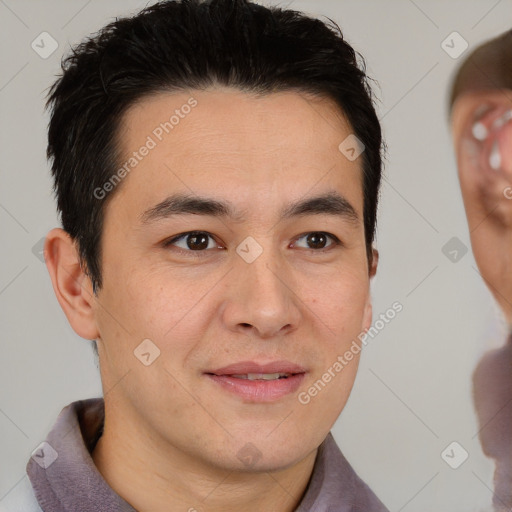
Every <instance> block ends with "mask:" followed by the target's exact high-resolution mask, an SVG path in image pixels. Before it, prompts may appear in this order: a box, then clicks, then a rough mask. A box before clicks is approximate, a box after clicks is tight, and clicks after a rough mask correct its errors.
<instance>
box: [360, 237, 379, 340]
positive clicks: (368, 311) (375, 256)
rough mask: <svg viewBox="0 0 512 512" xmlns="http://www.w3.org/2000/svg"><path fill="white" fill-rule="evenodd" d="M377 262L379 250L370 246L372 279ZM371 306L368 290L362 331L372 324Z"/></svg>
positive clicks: (370, 275)
mask: <svg viewBox="0 0 512 512" xmlns="http://www.w3.org/2000/svg"><path fill="white" fill-rule="evenodd" d="M378 264H379V251H378V250H377V249H375V247H372V260H371V262H370V269H369V277H370V279H372V278H373V277H374V276H375V274H376V273H377V266H378ZM372 318H373V308H372V297H371V293H370V290H368V297H367V299H366V304H365V306H364V314H363V325H362V326H361V327H362V329H363V331H364V332H366V331H367V330H368V329H369V328H370V326H371V325H372Z"/></svg>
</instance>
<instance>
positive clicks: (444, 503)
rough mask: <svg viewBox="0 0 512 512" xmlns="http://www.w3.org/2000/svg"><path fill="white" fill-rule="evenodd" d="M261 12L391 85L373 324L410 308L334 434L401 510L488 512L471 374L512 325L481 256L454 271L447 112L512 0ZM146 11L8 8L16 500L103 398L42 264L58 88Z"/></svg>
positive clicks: (462, 224)
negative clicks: (51, 44) (316, 37)
mask: <svg viewBox="0 0 512 512" xmlns="http://www.w3.org/2000/svg"><path fill="white" fill-rule="evenodd" d="M261 3H263V4H265V5H281V6H283V7H285V6H287V5H289V8H291V9H295V10H301V11H305V12H308V13H310V14H312V15H315V16H322V15H324V16H328V17H330V18H332V19H333V20H335V21H336V22H337V23H338V24H339V25H340V27H341V29H342V31H343V33H344V35H345V37H346V39H347V40H348V41H349V42H350V43H351V44H352V45H353V46H354V47H355V48H356V49H357V50H358V51H360V52H361V53H362V54H363V56H364V57H365V59H366V62H367V66H368V72H369V74H370V75H371V76H372V77H373V78H375V79H376V80H377V82H378V83H379V88H377V89H375V92H376V93H377V96H378V97H379V98H380V104H379V105H378V109H379V116H380V118H381V121H382V123H383V128H384V134H385V137H386V141H387V143H388V146H389V153H388V158H387V162H386V169H385V179H384V182H383V188H382V196H381V205H380V213H379V216H380V217H379V224H378V236H377V247H378V249H379V251H380V265H379V269H378V275H377V277H376V278H375V280H374V283H373V286H372V293H373V298H374V315H375V316H374V318H375V319H376V318H378V315H379V314H380V313H383V312H385V311H386V310H387V309H388V308H389V307H390V306H391V304H392V303H393V302H395V301H399V302H400V303H401V304H402V305H403V311H402V312H401V313H399V314H398V315H397V316H396V318H395V319H394V320H392V321H391V322H390V323H389V324H387V325H386V326H385V328H384V329H382V330H381V331H380V332H379V334H378V336H376V337H375V338H374V339H372V340H370V341H369V343H368V345H367V346H366V348H365V349H364V352H363V356H362V360H361V365H360V370H359V374H358V377H357V380H356V384H355V387H354V390H353V393H352V395H351V398H350V400H349V402H348V405H347V407H346V408H345V410H344V411H343V413H342V415H341V416H340V419H339V420H338V422H337V424H336V425H335V428H334V429H333V433H334V436H335V438H336V440H337V441H338V443H339V445H340V447H341V449H342V450H343V452H344V454H345V455H346V457H347V458H348V459H349V461H350V462H351V463H352V465H353V466H354V468H355V469H356V471H357V472H358V473H359V474H360V476H361V477H362V478H363V479H364V480H365V481H366V482H367V483H368V484H369V485H370V487H371V488H372V489H373V490H374V491H375V492H376V494H377V495H378V496H379V497H380V498H381V499H382V501H383V502H384V503H385V504H386V505H387V506H388V507H389V509H390V510H391V511H405V512H413V511H418V512H419V511H432V510H436V511H449V512H456V511H464V512H467V511H481V510H488V509H489V507H490V500H491V489H492V471H493V464H492V462H491V461H490V460H488V459H487V458H486V457H485V456H484V455H483V453H482V451H481V448H480V445H479V442H478V438H477V430H478V427H477V424H476V418H475V414H474V411H473V405H472V401H471V373H472V370H473V369H474V367H475V365H476V362H477V361H478V359H479V357H480V356H481V355H482V353H483V352H484V351H486V350H488V349H489V348H491V347H494V346H496V345H498V344H501V343H503V341H504V339H505V326H504V323H503V319H502V318H501V317H500V316H499V314H498V310H497V307H496V306H495V305H494V303H493V301H492V298H491V295H490V293H489V292H488V291H487V289H486V288H485V286H484V284H483V282H482V279H481V278H480V276H479V274H478V273H477V271H476V265H475V262H474V259H473V257H472V254H471V252H470V251H469V252H468V253H467V254H465V255H464V256H463V257H462V258H461V259H460V260H459V261H457V262H455V263H454V262H452V261H450V260H449V259H448V258H447V257H446V256H445V254H444V253H443V252H442V248H443V246H444V245H445V244H446V243H447V242H448V241H449V240H450V239H451V238H452V237H457V238H458V239H459V240H460V242H461V243H463V244H465V245H466V246H467V247H469V235H468V230H467V226H466V220H465V216H464V210H463V205H462V200H461V195H460V190H459V185H458V180H457V175H456V168H455V163H454V156H453V153H452V148H451V138H450V133H449V126H448V119H447V111H446V103H447V88H448V85H449V82H450V79H451V77H452V75H453V73H454V70H455V69H456V68H457V66H458V65H459V64H460V62H461V60H462V59H463V58H464V56H466V55H467V54H468V52H470V51H471V49H473V48H474V47H475V46H476V45H478V44H479V43H481V42H483V41H484V40H486V39H489V38H490V37H492V36H494V35H497V34H499V33H501V32H503V31H505V30H507V29H510V28H511V13H512V9H511V7H512V0H501V1H496V0H489V1H487V0H478V1H475V0H472V1H468V0H460V1H454V0H450V1H441V0H439V1H430V2H427V1H426V0H423V1H422V0H415V1H414V2H413V1H412V0H388V1H382V0H372V1H370V0H364V1H363V0H350V1H349V0H330V1H329V0H322V1H311V0H310V1H306V0H295V1H292V2H290V1H289V0H285V1H283V2H277V1H272V2H270V1H268V0H267V1H266V2H263V1H262V2H261ZM145 5H146V2H138V1H120V0H117V1H103V2H100V1H99V0H89V1H70V0H66V1H63V0H62V1H56V0H53V1H27V0H23V1H16V2H15V1H14V0H0V26H1V38H2V45H1V50H0V51H1V56H0V58H1V67H0V69H1V78H0V109H1V110H0V111H1V118H0V130H1V137H0V144H1V146H0V155H1V159H0V173H1V188H0V223H1V233H2V252H1V265H0V315H1V319H2V320H1V327H2V345H1V347H2V357H1V359H0V365H1V371H0V432H1V437H0V461H1V464H0V499H1V498H2V497H3V496H5V495H6V494H7V493H8V492H9V491H10V489H12V488H13V486H15V485H16V483H17V482H18V481H19V480H20V479H21V478H22V476H23V474H24V471H25V466H26V463H27V461H28V458H29V457H30V453H31V452H32V450H33V449H34V448H35V447H36V446H37V445H38V444H39V443H40V442H41V441H43V440H44V438H45V437H46V434H47V433H48V431H49V429H50V428H51V427H52V425H53V423H54V422H55V420H56V418H57V416H58V414H59V412H60V411H61V409H62V408H63V407H64V406H65V405H67V404H69V403H70V402H72V401H75V400H78V399H82V398H89V397H93V396H100V395H101V385H100V378H99V371H98V368H97V366H96V361H95V358H94V355H93V352H92V348H91V343H90V342H89V341H86V340H83V339H81V338H79V337H78V336H77V335H76V334H75V333H74V332H73V331H72V329H71V328H70V327H69V325H68V323H67V320H66V318H65V316H64V314H63V313H62V311H61V309H60V306H59V304H58V303H57V300H56V298H55V296H54V293H53V289H52V287H51V282H50V278H49V276H48V273H47V270H46V267H45V265H44V264H43V263H42V262H41V261H40V259H38V258H37V257H36V255H35V254H34V252H37V248H38V245H37V244H38V242H39V241H40V240H41V238H42V237H44V236H45V234H46V232H47V231H49V230H50V229H51V228H52V227H54V226H57V225H58V220H57V216H56V213H55V205H54V202H53V197H52V192H51V186H52V185H51V181H50V174H49V167H48V164H47V162H46V159H45V149H46V148H45V146H46V124H47V121H48V119H47V116H46V115H45V114H43V103H44V96H45V90H46V89H47V88H48V87H49V86H50V84H51V83H52V81H53V79H54V76H55V75H56V74H57V73H58V72H59V71H60V67H59V63H60V58H61V57H62V55H63V54H64V53H67V51H68V49H69V45H70V44H75V43H77V42H79V41H80V40H81V39H82V38H83V37H84V36H86V35H88V34H90V33H92V32H95V31H97V30H98V29H100V28H101V27H102V26H103V25H104V24H106V23H107V22H109V21H112V20H113V18H114V17H115V16H119V15H126V14H130V13H134V12H135V11H137V10H139V9H140V8H142V7H144V6H145ZM44 31H46V32H48V33H49V34H50V35H51V36H52V37H53V38H54V39H55V40H56V41H57V42H58V48H57V49H56V51H55V52H54V53H53V54H52V55H50V56H49V57H48V58H45V59H43V58H41V57H40V56H39V55H38V54H37V53H36V52H35V51H34V50H33V49H32V47H31V43H32V41H33V40H35V39H36V37H37V36H39V34H41V33H42V32H44ZM454 31H457V32H458V33H459V34H460V36H462V37H463V38H464V39H465V40H466V41H467V43H468V44H469V48H468V49H467V50H466V52H465V53H463V54H462V56H461V57H459V58H457V59H454V58H452V57H451V56H450V55H448V54H447V53H446V52H445V51H444V50H443V47H442V42H443V40H445V39H446V38H447V36H449V35H450V34H451V33H452V32H454ZM456 37H458V36H456ZM457 44H458V45H459V43H457ZM457 48H462V47H461V46H458V47H457ZM34 247H35V249H34ZM453 441H457V442H458V443H459V444H460V445H461V446H462V447H464V449H465V450H466V451H467V452H468V453H469V457H468V459H467V460H466V461H465V462H464V463H463V464H462V465H461V466H460V467H459V468H458V469H452V468H451V467H449V466H448V465H447V464H446V462H445V461H444V460H443V459H442V457H441V453H442V451H443V450H444V449H445V448H446V447H447V446H448V445H449V444H450V443H452V442H453Z"/></svg>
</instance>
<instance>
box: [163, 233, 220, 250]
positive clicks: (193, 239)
mask: <svg viewBox="0 0 512 512" xmlns="http://www.w3.org/2000/svg"><path fill="white" fill-rule="evenodd" d="M209 239H211V240H213V238H212V236H211V235H210V234H209V233H207V232H206V231H190V232H188V233H183V234H181V235H178V236H177V237H175V238H173V239H172V240H169V241H167V242H166V243H165V244H164V246H165V247H169V246H170V245H176V247H178V248H180V249H182V250H184V251H204V250H205V249H212V248H214V247H215V243H214V244H213V246H209ZM180 240H182V242H180V243H181V245H178V244H177V242H179V241H180Z"/></svg>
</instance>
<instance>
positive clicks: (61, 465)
mask: <svg viewBox="0 0 512 512" xmlns="http://www.w3.org/2000/svg"><path fill="white" fill-rule="evenodd" d="M104 414H105V408H104V401H103V398H90V399H87V400H78V401H76V402H72V403H71V404H69V405H67V406H66V407H64V409H63V410H62V412H61V413H60V414H59V417H58V418H57V421H56V422H55V425H54V426H53V428H52V430H51V431H50V433H49V434H48V436H47V438H46V441H45V443H48V444H43V445H42V447H41V448H40V449H39V450H38V451H36V452H35V453H34V455H33V456H32V457H31V458H30V460H29V461H28V463H27V475H28V479H30V482H29V481H28V479H27V477H25V478H24V479H23V480H22V481H21V482H20V483H19V484H18V485H16V487H15V488H14V489H13V490H12V491H11V492H9V493H8V494H7V496H6V497H5V498H4V499H3V500H2V502H0V511H4V512H41V511H44V512H93V511H94V512H98V511H101V512H134V511H135V509H134V508H133V507H132V506H131V505H130V504H129V503H127V502H126V501H125V500H124V499H123V498H121V497H120V496H119V495H118V494H116V493H115V492H114V490H113V489H111V488H110V487H109V485H108V484H107V482H106V481H105V480H104V479H103V477H102V476H101V473H100V472H99V471H98V470H97V468H96V466H95V465H94V462H93V460H92V458H91V453H92V451H93V449H94V446H95V444H96V442H97V441H98V439H99V437H100V436H101V434H102V429H103V421H104ZM55 456H56V458H55ZM45 466H46V469H45ZM30 484H31V485H30ZM356 511H359V512H388V510H387V509H386V507H385V506H384V505H383V504H382V503H381V501H380V500H379V499H378V498H377V497H376V496H375V494H374V493H373V492H372V491H371V490H370V488H369V487H368V486H367V485H366V484H365V483H364V482H363V481H362V480H361V479H360V478H359V477H358V476H357V474H356V473H355V472H354V470H353V469H352V467H351V466H350V464H349V463H348V462H347V460H346V459H345V457H344V456H343V454H342V453H341V451H340V450H339V448H338V446H337V445H336V442H335V440H334V438H333V436H332V434H331V433H329V434H328V435H327V437H326V438H325V440H324V441H323V443H322V444H321V445H320V447H319V450H318V455H317V458H316V460H315V465H314V467H313V473H312V475H311V479H310V481H309V483H308V486H307V488H306V492H305V494H304V496H303V498H302V500H301V502H300V504H299V506H298V507H297V508H296V510H295V512H356ZM265 512H279V511H265Z"/></svg>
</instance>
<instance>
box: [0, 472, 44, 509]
mask: <svg viewBox="0 0 512 512" xmlns="http://www.w3.org/2000/svg"><path fill="white" fill-rule="evenodd" d="M0 512H43V510H42V509H41V507H40V506H39V503H38V502H37V499H36V497H35V494H34V489H33V488H32V484H31V483H30V480H29V479H28V476H27V475H26V474H25V476H24V477H23V478H22V479H21V481H20V482H18V483H17V484H16V486H15V487H14V488H13V489H12V490H11V491H9V492H8V493H7V495H6V496H5V497H4V498H3V500H2V501H0Z"/></svg>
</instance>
